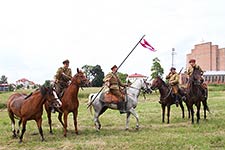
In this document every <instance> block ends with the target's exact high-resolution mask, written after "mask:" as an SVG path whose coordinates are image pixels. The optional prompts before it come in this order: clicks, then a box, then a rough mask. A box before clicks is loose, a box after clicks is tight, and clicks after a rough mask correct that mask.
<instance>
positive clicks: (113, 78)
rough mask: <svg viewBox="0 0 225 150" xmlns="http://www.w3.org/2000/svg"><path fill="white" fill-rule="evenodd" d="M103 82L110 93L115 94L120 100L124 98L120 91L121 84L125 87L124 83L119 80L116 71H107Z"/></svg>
mask: <svg viewBox="0 0 225 150" xmlns="http://www.w3.org/2000/svg"><path fill="white" fill-rule="evenodd" d="M103 82H104V83H105V84H106V85H107V86H108V87H109V90H110V92H111V93H112V94H114V95H115V96H117V97H118V98H119V99H120V100H123V101H124V100H125V98H124V95H123V94H122V92H121V86H122V87H125V86H126V84H123V83H122V82H121V81H120V79H119V78H118V76H117V74H116V73H113V72H110V73H108V74H107V75H106V76H105V78H104V79H103Z"/></svg>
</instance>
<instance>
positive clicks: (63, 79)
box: [55, 67, 72, 83]
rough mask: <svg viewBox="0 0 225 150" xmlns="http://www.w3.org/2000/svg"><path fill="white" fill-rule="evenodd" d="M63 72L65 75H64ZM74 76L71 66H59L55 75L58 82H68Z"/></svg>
mask: <svg viewBox="0 0 225 150" xmlns="http://www.w3.org/2000/svg"><path fill="white" fill-rule="evenodd" d="M63 73H64V74H65V75H63ZM71 78H72V71H71V69H70V68H65V67H60V68H58V70H57V72H56V75H55V80H56V83H57V82H59V83H60V82H62V83H67V82H68V81H70V80H71Z"/></svg>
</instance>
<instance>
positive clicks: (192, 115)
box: [190, 104, 194, 124]
mask: <svg viewBox="0 0 225 150" xmlns="http://www.w3.org/2000/svg"><path fill="white" fill-rule="evenodd" d="M190 112H191V123H192V124H194V109H193V104H192V106H191V107H190Z"/></svg>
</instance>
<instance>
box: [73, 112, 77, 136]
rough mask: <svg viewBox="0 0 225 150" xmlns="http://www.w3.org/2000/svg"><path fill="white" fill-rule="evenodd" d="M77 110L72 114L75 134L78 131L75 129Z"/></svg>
mask: <svg viewBox="0 0 225 150" xmlns="http://www.w3.org/2000/svg"><path fill="white" fill-rule="evenodd" d="M77 113H78V112H77V109H75V110H74V112H73V123H74V127H75V133H76V134H78V129H77Z"/></svg>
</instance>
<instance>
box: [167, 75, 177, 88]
mask: <svg viewBox="0 0 225 150" xmlns="http://www.w3.org/2000/svg"><path fill="white" fill-rule="evenodd" d="M166 79H167V80H168V81H169V84H170V85H172V86H174V85H178V84H179V75H178V73H174V74H173V73H171V72H170V73H169V74H168V75H167V76H166Z"/></svg>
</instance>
